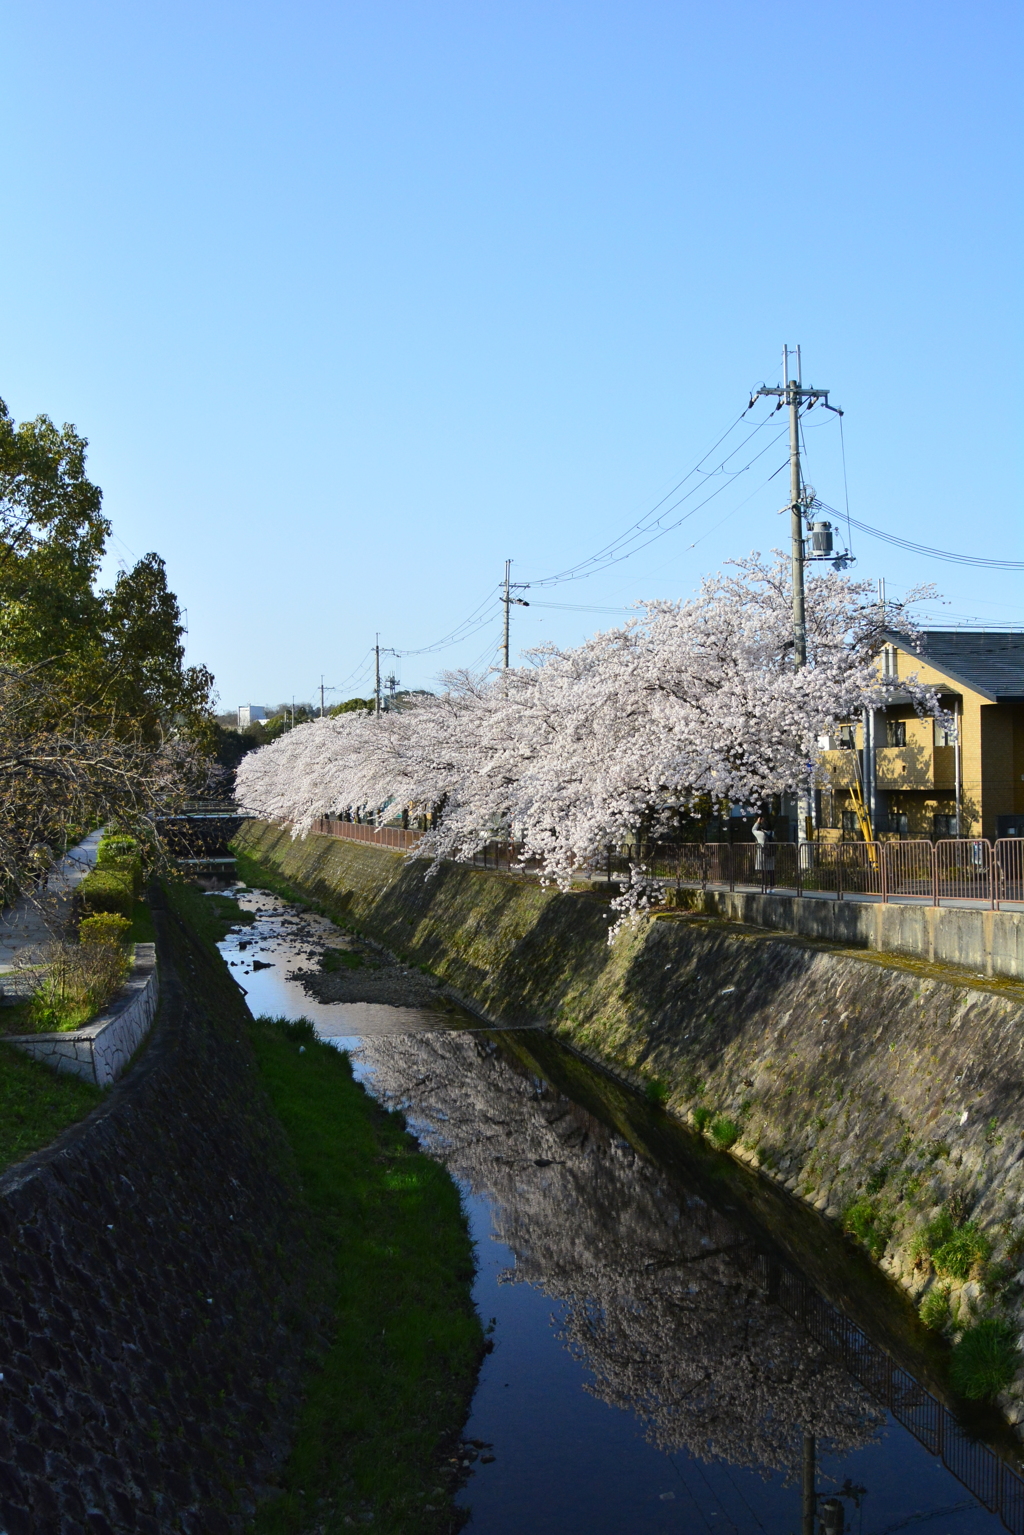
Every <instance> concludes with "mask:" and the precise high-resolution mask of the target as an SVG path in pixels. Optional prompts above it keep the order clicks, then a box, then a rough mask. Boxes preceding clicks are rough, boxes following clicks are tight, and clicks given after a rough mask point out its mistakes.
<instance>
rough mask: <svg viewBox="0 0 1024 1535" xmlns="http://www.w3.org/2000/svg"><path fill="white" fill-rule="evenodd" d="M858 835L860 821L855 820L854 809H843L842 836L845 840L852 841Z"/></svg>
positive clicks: (855, 813)
mask: <svg viewBox="0 0 1024 1535" xmlns="http://www.w3.org/2000/svg"><path fill="white" fill-rule="evenodd" d="M859 836H860V822H859V821H858V820H857V812H856V810H844V811H843V837H844V839H845V840H846V841H847V842H853V841H855V840H856V839H857V838H858V837H859Z"/></svg>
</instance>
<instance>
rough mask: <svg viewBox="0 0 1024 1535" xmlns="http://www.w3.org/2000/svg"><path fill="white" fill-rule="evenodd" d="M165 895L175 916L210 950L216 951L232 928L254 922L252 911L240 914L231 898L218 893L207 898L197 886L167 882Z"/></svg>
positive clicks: (240, 909)
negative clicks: (181, 919)
mask: <svg viewBox="0 0 1024 1535" xmlns="http://www.w3.org/2000/svg"><path fill="white" fill-rule="evenodd" d="M167 895H168V899H169V900H170V903H171V905H172V906H173V907H174V909H175V910H176V911H177V912H178V914H179V915H180V916H181V917H182V918H184V920H185V921H186V922H187V923H188V925H189V927H190V928H191V929H192V931H193V932H194V933H195V934H197V936H198V937H199V938H201V939H202V940H203V942H204V943H206V944H208V945H209V947H210V948H214V949H215V948H216V946H217V944H218V943H220V941H221V939H222V938H226V937H227V935H228V933H229V932H230V931H231V929H232V928H233V927H238V926H239V924H245V925H246V926H249V925H251V924H252V923H253V922H255V920H256V918H255V917H254V916H253V914H252V912H251V911H243V910H242V908H241V907H240V906H239V904H238V902H237V901H235V900H232V898H231V896H229V895H222V894H221V893H220V892H219V891H218V892H216V893H215V894H212V895H207V894H206V893H205V892H204V891H202V890H200V888H199V886H198V885H192V884H188V883H187V882H186V881H184V880H181V881H178V880H175V881H173V882H169V883H168V885H167Z"/></svg>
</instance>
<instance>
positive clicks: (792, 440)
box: [750, 346, 843, 842]
mask: <svg viewBox="0 0 1024 1535" xmlns="http://www.w3.org/2000/svg"><path fill="white" fill-rule="evenodd" d="M791 355H795V356H796V378H795V379H791V378H790V376H789V359H790V356H791ZM760 395H774V396H775V397H776V398H777V399H778V402H779V404H778V406H777V407H776V408H777V409H781V407H782V406H783V405H788V407H789V514H790V516H789V525H790V535H791V540H792V556H791V567H792V572H793V576H792V580H793V664H794V666H806V665H807V615H806V611H805V608H804V560H805V558H806V555H805V550H804V527H803V520H804V517H805V516H806V515H807V513H808V510H809V508H810V503H811V502H812V501H813V500H814V492H813V490H812V491H810V494H808V493H807V491H806V490H805V488H804V484H803V478H802V475H801V472H800V410H801V407H806V408H807V409H808V410H810V408H811V407H812V406H813V405H824V407H825V409H826V410H831V411H834V412H835V413H836V415H837V416H841V415H842V414H843V413H842V411H841V410H840V409H839V407H838V406H837V405H830V404H829V403H828V390H827V389H811V388H806V389H805V388H804V385H803V380H802V376H801V368H800V348H799V347H796V349H795V353H793V352H791V349H790V348H789V347H788V346H785V347H783V349H782V384H781V386H776V388H774V389H769V388H768V387H767V385H765V384H762V385H761V388H760V389H757V390H755V391H754V394H753V395H752V396H751V400H750V403H751V405H753V403H754V401H755V400H756V399H757V398H758V397H759V396H760ZM783 510H785V508H783ZM809 812H810V796H809V795H808V793H807V791H806V790H804V791H802V792H801V793H800V795H799V796H798V804H797V839H798V841H800V842H806V841H807V822H808V820H809V818H810V816H809Z"/></svg>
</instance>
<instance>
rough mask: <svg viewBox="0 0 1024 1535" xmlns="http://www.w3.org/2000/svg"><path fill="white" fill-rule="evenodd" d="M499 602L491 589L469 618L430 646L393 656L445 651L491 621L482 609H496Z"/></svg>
mask: <svg viewBox="0 0 1024 1535" xmlns="http://www.w3.org/2000/svg"><path fill="white" fill-rule="evenodd" d="M500 600H501V599H500V598H499V597H498V595H497V588H493V589H492V590H491V591H489V592H488V593H487V596H486V597H485V598H484V600H483V602H481V603H480V604H479V606H477V607H475V608H474V609H473V611H472V613H471V614H470V615H469V617H468V618H464V619H463V620H462V623H461V624H457V625H456V626H455V628H454V629H452V630H450V631H449V632H448V633H447V634H446V635H444V636H443V638H441V639H439V640H435V641H434V642H433V644H431V645H421V646H420V647H419V649H417V650H396V651H394V652H393V654H394V655H396V656H425V655H429V654H430V653H431V651H434V650H447V649H448V648H449V646H451V645H457V644H458V643H459V642H460V640H466V639H469V638H470V636H471V635H473V634H477V633H478V632H479V631H480V630H481V629H482V628H483V627H484V625H485V624H487V623H489V622H490V621H491V618H492V616H493V615H492V614H491V613H489V612H487V613H485V612H483V610H484V608H486V607H488V606H490V607H495V608H496V607H498V606H499V604H500Z"/></svg>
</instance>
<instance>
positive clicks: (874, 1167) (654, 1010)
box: [238, 822, 1024, 1425]
mask: <svg viewBox="0 0 1024 1535" xmlns="http://www.w3.org/2000/svg"><path fill="white" fill-rule="evenodd" d="M238 842H239V845H240V846H241V847H242V848H244V849H245V850H246V851H249V852H250V853H252V854H253V855H254V856H256V857H257V858H259V859H260V861H261V862H263V863H264V864H265V865H266V866H267V867H268V868H270V869H272V870H274V871H278V872H280V873H281V874H282V875H283V876H284V877H285V878H286V879H288V880H289V881H290V882H292V883H293V884H294V885H296V886H297V887H298V888H299V889H300V890H303V891H307V892H308V893H309V894H310V895H311V896H313V897H315V898H316V899H318V900H320V901H322V902H324V904H325V905H326V906H328V907H329V908H330V909H331V910H333V911H334V912H335V913H337V915H338V916H339V917H340V918H341V919H342V920H346V919H349V920H351V921H352V922H353V923H355V924H357V925H358V926H359V927H360V928H362V929H363V930H364V931H365V932H367V933H368V934H369V935H370V936H371V937H373V938H375V939H377V940H378V941H380V942H383V943H386V944H387V945H388V946H389V947H390V948H391V949H393V950H394V951H395V952H397V953H399V954H401V955H402V956H403V957H405V958H407V959H408V960H409V961H410V962H411V963H414V964H426V965H428V966H429V968H430V969H431V970H432V971H433V972H434V973H435V974H436V975H438V976H439V977H440V978H441V979H442V980H444V981H445V982H446V983H447V984H448V985H449V986H450V987H451V988H452V990H453V991H454V992H455V993H456V994H460V995H461V996H462V997H463V998H465V999H466V1000H467V1001H468V1003H469V1005H470V1006H472V1007H473V1008H474V1009H475V1010H476V1011H477V1012H479V1013H480V1014H481V1015H482V1016H484V1017H487V1018H489V1019H491V1020H493V1021H494V1022H495V1023H497V1024H505V1025H521V1024H528V1023H539V1024H546V1025H547V1026H548V1027H550V1028H551V1029H552V1030H553V1032H554V1033H555V1034H556V1035H557V1036H558V1037H559V1038H561V1039H562V1040H564V1041H565V1042H566V1043H567V1044H570V1045H571V1046H573V1047H574V1048H576V1049H578V1050H580V1051H582V1052H583V1053H585V1054H587V1055H589V1056H591V1057H592V1058H593V1059H596V1060H598V1061H601V1062H603V1063H605V1064H607V1065H610V1066H611V1067H612V1068H614V1070H615V1071H616V1072H617V1073H618V1074H619V1075H620V1076H622V1077H624V1078H625V1079H626V1080H627V1081H630V1082H632V1083H633V1084H635V1085H636V1086H637V1087H639V1088H640V1089H641V1090H643V1089H644V1088H645V1086H646V1085H648V1084H650V1083H651V1082H652V1081H654V1082H657V1083H658V1084H659V1087H660V1089H661V1093H663V1094H664V1097H665V1100H666V1106H667V1108H668V1109H669V1111H670V1112H672V1113H673V1114H675V1115H677V1116H678V1117H680V1118H682V1119H685V1120H687V1121H689V1122H690V1123H691V1124H693V1125H695V1126H696V1125H698V1124H700V1123H702V1122H704V1121H705V1120H707V1121H708V1122H710V1124H711V1125H714V1123H715V1122H718V1123H719V1124H720V1126H721V1127H722V1129H721V1133H722V1135H723V1139H724V1140H725V1141H726V1142H727V1143H728V1144H729V1145H730V1150H731V1154H732V1155H734V1156H736V1157H738V1158H740V1159H741V1160H743V1161H745V1162H747V1163H750V1164H752V1165H754V1166H756V1167H758V1168H759V1169H760V1172H761V1173H762V1175H763V1176H764V1177H765V1178H766V1179H771V1180H772V1181H773V1182H774V1183H776V1184H777V1185H782V1186H784V1187H785V1188H786V1189H788V1190H789V1191H790V1192H791V1193H792V1194H793V1195H794V1197H796V1198H798V1199H800V1200H802V1201H804V1202H805V1203H807V1204H809V1205H812V1206H814V1207H815V1208H816V1209H817V1210H819V1211H820V1212H821V1213H822V1214H823V1215H824V1216H825V1217H826V1218H827V1219H831V1220H833V1221H836V1222H837V1223H842V1222H843V1221H844V1219H848V1218H849V1212H850V1209H851V1207H852V1206H855V1205H858V1204H860V1205H861V1206H862V1214H863V1215H864V1217H865V1219H868V1220H870V1222H871V1225H872V1229H873V1231H874V1232H875V1234H876V1237H877V1240H876V1241H874V1256H875V1258H876V1261H878V1262H879V1263H880V1265H881V1267H882V1268H883V1269H884V1270H885V1271H886V1272H887V1273H888V1274H889V1275H890V1276H891V1277H892V1278H893V1279H894V1280H896V1281H897V1282H898V1283H900V1284H901V1285H902V1286H903V1288H904V1289H905V1290H906V1291H907V1292H909V1295H910V1297H911V1298H912V1299H913V1300H914V1301H920V1300H921V1299H922V1298H923V1295H924V1293H925V1292H926V1290H927V1289H929V1288H930V1287H931V1286H933V1285H935V1284H936V1283H937V1282H938V1279H939V1278H940V1277H941V1276H936V1275H935V1273H934V1272H933V1270H932V1268H931V1265H930V1263H929V1262H928V1261H922V1260H921V1258H920V1254H919V1252H918V1251H917V1238H918V1237H919V1235H920V1233H921V1232H922V1230H923V1228H924V1227H925V1225H926V1224H927V1222H928V1221H930V1220H932V1219H934V1217H935V1216H936V1215H937V1214H938V1213H939V1211H940V1210H942V1209H946V1210H956V1211H957V1212H958V1219H964V1218H969V1219H970V1220H971V1221H974V1222H976V1223H977V1224H978V1226H979V1227H980V1228H981V1230H982V1231H983V1232H984V1234H985V1236H986V1237H987V1239H988V1240H989V1241H990V1243H991V1245H992V1257H993V1259H994V1260H995V1265H994V1268H993V1273H996V1274H998V1273H1000V1272H1001V1273H1002V1275H1003V1278H1004V1280H1009V1281H1012V1283H1011V1284H1010V1285H1009V1287H1006V1286H1004V1288H1003V1290H1002V1292H1001V1298H1000V1297H999V1296H997V1295H996V1294H995V1293H994V1292H993V1291H989V1292H985V1293H981V1292H980V1291H979V1286H978V1284H977V1283H976V1282H975V1281H973V1280H968V1282H967V1283H964V1284H961V1283H959V1282H954V1283H951V1285H950V1305H951V1307H952V1308H954V1309H955V1310H956V1312H957V1314H958V1315H959V1316H960V1317H961V1319H962V1320H967V1319H968V1318H969V1317H970V1316H971V1315H975V1314H979V1313H980V1312H981V1311H983V1310H985V1309H986V1308H988V1307H990V1306H996V1305H997V1303H998V1307H999V1308H1001V1309H1000V1314H1005V1315H1007V1316H1009V1317H1010V1319H1011V1320H1012V1321H1013V1322H1014V1323H1015V1325H1016V1326H1018V1327H1019V1328H1020V1330H1021V1338H1022V1347H1024V1214H1022V1212H1024V985H1021V984H1020V983H1018V982H1014V981H1010V980H990V981H984V980H982V979H980V978H979V977H977V976H974V977H972V976H970V975H968V974H966V973H965V972H964V971H954V970H952V969H943V968H942V967H941V966H939V965H938V964H934V963H929V962H928V961H926V960H923V959H921V958H918V957H917V956H916V955H910V956H906V957H901V956H898V955H894V954H891V953H889V954H884V955H883V954H880V953H877V952H872V951H871V950H869V949H868V948H866V947H865V946H863V945H862V944H858V945H851V946H850V947H846V948H841V947H839V946H838V945H837V944H835V943H833V944H830V945H827V944H826V943H825V942H823V941H822V939H823V938H824V936H825V935H823V934H815V935H814V940H813V941H811V940H810V939H804V938H800V937H797V936H794V935H791V934H787V933H779V932H770V931H765V930H764V928H763V927H762V928H760V929H758V928H755V927H752V926H749V927H744V926H741V925H739V924H738V923H737V922H735V921H733V922H729V921H723V920H721V918H720V917H719V916H717V915H714V914H712V913H701V914H693V915H684V914H682V913H679V914H667V915H664V916H661V917H659V918H657V919H655V920H652V921H646V922H641V923H638V924H637V925H636V926H634V927H632V928H629V929H627V930H626V931H624V932H622V933H621V934H620V935H619V936H618V937H617V938H616V940H615V942H614V943H613V944H609V943H608V941H607V935H608V924H609V921H610V914H609V911H608V907H607V905H606V904H605V903H604V901H603V900H602V899H600V898H599V897H598V896H596V895H595V894H593V893H588V892H583V891H579V892H573V893H572V894H570V895H560V894H559V893H558V892H557V891H556V890H541V889H540V888H539V887H538V886H537V885H536V884H535V883H533V882H531V881H526V880H521V879H516V878H515V877H511V876H508V875H504V874H497V873H491V872H484V871H482V870H474V869H471V868H466V867H464V866H457V865H453V864H445V865H443V866H442V867H441V868H440V869H439V870H438V872H437V874H436V875H435V876H434V877H432V878H430V879H425V878H424V874H425V869H426V866H425V864H424V863H423V862H419V863H417V862H415V861H410V860H408V859H406V858H404V857H403V855H402V854H400V853H391V852H387V851H382V850H380V849H377V848H374V847H371V846H367V845H366V844H362V843H352V842H347V841H344V840H342V839H341V838H332V837H324V836H310V837H306V838H304V839H297V840H294V841H293V840H292V839H291V837H290V836H289V834H288V832H287V831H284V830H282V829H281V828H278V827H273V826H267V825H264V824H261V823H257V822H250V823H248V824H247V825H246V827H244V828H243V831H242V833H241V834H240V836H239V839H238ZM746 899H748V900H750V901H753V900H761V899H762V898H759V897H758V898H754V897H750V898H746ZM792 904H793V905H794V906H797V907H800V906H802V907H803V908H804V910H805V911H807V912H808V913H810V914H811V915H813V914H814V912H816V911H822V910H824V909H826V908H827V907H832V909H834V910H839V911H846V912H850V913H856V912H859V911H865V910H866V911H870V912H892V913H896V914H897V916H898V917H899V918H900V919H901V920H905V921H907V922H909V921H911V920H912V917H911V916H908V915H906V914H907V913H911V914H913V913H921V912H923V911H927V909H926V908H906V907H904V908H897V907H890V906H886V907H882V906H875V907H867V908H865V907H861V908H856V909H855V908H854V905H853V903H842V904H841V905H840V906H839V907H838V908H836V907H834V905H833V903H826V902H819V901H803V902H800V901H794V902H792ZM742 909H743V911H744V912H745V913H746V914H747V918H748V921H751V920H756V916H757V914H758V912H759V911H760V908H757V907H751V906H749V905H744V907H743V908H742ZM717 910H718V908H717V907H715V908H714V911H715V912H717ZM934 915H935V916H936V917H939V918H945V917H946V916H953V915H956V916H960V915H963V916H965V917H968V918H971V919H978V920H979V921H980V919H981V918H982V917H991V916H993V915H995V916H999V915H1003V914H1000V913H995V914H993V913H972V912H967V913H950V912H947V911H945V910H943V911H941V912H936V913H934ZM894 920H896V919H895V918H894ZM1008 920H1012V919H1009V918H1008ZM847 936H848V937H849V935H847ZM890 936H891V935H890ZM661 1093H659V1096H661ZM723 1121H727V1122H728V1126H727V1127H726V1126H725V1125H723V1124H722V1122H723ZM1001 1405H1002V1406H1003V1408H1004V1410H1005V1412H1006V1413H1007V1416H1008V1417H1009V1418H1010V1420H1011V1422H1013V1423H1015V1424H1016V1423H1021V1424H1022V1425H1024V1356H1022V1364H1021V1369H1020V1372H1019V1374H1018V1377H1017V1379H1016V1380H1015V1381H1014V1383H1013V1385H1012V1386H1011V1388H1010V1390H1009V1392H1008V1393H1007V1394H1006V1395H1005V1396H1004V1397H1003V1399H1002V1403H1001Z"/></svg>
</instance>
